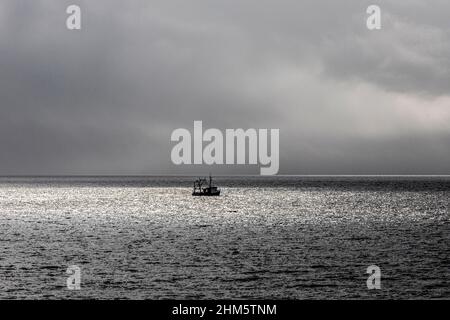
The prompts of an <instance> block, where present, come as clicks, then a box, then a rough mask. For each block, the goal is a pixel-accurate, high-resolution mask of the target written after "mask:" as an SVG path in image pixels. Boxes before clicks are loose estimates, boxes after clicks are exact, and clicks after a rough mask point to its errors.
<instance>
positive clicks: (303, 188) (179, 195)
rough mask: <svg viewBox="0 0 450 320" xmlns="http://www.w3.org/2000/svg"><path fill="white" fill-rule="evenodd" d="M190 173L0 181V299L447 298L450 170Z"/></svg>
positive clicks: (449, 286) (449, 287)
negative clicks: (373, 282)
mask: <svg viewBox="0 0 450 320" xmlns="http://www.w3.org/2000/svg"><path fill="white" fill-rule="evenodd" d="M193 181H194V178H193V177H53V178H51V177H19V178H17V177H16V178H15V177H4V178H0V298H1V299H33V298H37V299H44V298H45V299H55V298H74V299H80V298H81V299H85V298H96V299H113V298H114V299H204V298H205V299H225V298H226V299H228V298H230V299H244V298H245V299H265V298H270V299H271V298H273V299H320V298H325V299H371V298H377V299H378V298H380V299H410V298H418V299H428V298H438V299H443V298H446V299H449V298H450V249H449V248H450V177H447V176H442V177H438V176H433V177H423V176H421V177H393V176H386V177H325V176H319V177H311V176H306V177H304V176H296V177H270V178H267V177H218V178H217V179H216V183H217V184H218V185H219V186H220V187H221V188H222V195H221V196H220V197H192V196H191V191H192V190H191V187H192V184H193ZM70 265H78V266H79V267H80V268H81V271H82V275H81V290H79V291H71V290H68V289H67V288H66V279H67V276H68V275H67V274H66V269H67V267H68V266H70ZM370 265H377V266H379V267H380V268H381V272H382V278H381V290H368V289H367V286H366V280H367V277H368V276H369V275H368V274H366V269H367V267H368V266H370Z"/></svg>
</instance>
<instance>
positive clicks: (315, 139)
mask: <svg viewBox="0 0 450 320" xmlns="http://www.w3.org/2000/svg"><path fill="white" fill-rule="evenodd" d="M70 4H77V5H79V6H80V7H81V9H82V30H80V31H69V30H67V29H66V27H65V21H66V18H67V14H66V12H65V11H66V8H67V6H68V5H70ZM370 4H373V1H357V0H349V1H346V2H345V3H341V2H337V1H331V0H329V1H325V0H319V1H312V0H308V1H291V0H281V1H273V0H272V1H269V0H245V1H241V2H239V5H236V4H235V3H233V2H230V1H226V0H218V1H215V2H212V1H208V0H199V1H195V2H191V1H183V0H173V1H163V0H156V1H143V0H136V1H131V2H126V3H125V2H122V1H118V0H112V1H102V0H100V1H95V2H92V1H85V0H80V1H67V0H64V1H51V0H37V1H32V2H31V1H23V0H5V1H2V2H1V3H0V70H1V72H0V99H1V100H0V101H1V103H0V150H1V152H0V175H2V176H5V175H164V174H173V175H179V174H181V175H197V174H202V175H204V174H207V173H209V172H212V173H213V174H215V175H227V174H237V175H239V174H254V175H257V174H258V173H259V168H260V166H259V165H252V166H231V165H224V166H211V167H210V166H199V165H196V166H193V165H192V166H175V165H173V164H172V162H171V160H170V152H171V149H172V147H173V146H174V143H173V142H171V141H170V135H171V133H172V131H173V130H175V129H177V128H186V129H188V130H191V131H192V129H193V122H194V120H202V121H203V124H204V128H205V129H207V128H218V129H221V130H224V129H226V128H243V129H247V128H256V129H258V128H269V129H270V128H278V129H280V170H279V174H281V175H283V174H297V175H320V174H322V175H352V174H360V175H371V174H385V175H391V174H394V175H397V174H407V175H431V174H435V175H448V174H450V85H449V84H450V20H449V19H448V13H449V12H450V2H448V1H443V0H435V1H433V5H431V4H430V3H424V2H422V1H417V0H405V1H402V2H401V3H399V2H398V1H394V0H379V1H377V3H376V4H378V5H379V6H380V7H381V9H382V29H381V30H376V31H370V30H368V29H367V28H366V22H365V21H366V18H367V14H366V8H367V6H368V5H370Z"/></svg>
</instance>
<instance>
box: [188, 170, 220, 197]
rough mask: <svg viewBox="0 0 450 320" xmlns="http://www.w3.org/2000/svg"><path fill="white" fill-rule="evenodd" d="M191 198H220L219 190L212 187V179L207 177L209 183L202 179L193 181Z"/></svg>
mask: <svg viewBox="0 0 450 320" xmlns="http://www.w3.org/2000/svg"><path fill="white" fill-rule="evenodd" d="M192 195H193V196H220V189H219V188H218V187H216V186H214V185H213V183H212V177H211V175H209V183H208V181H207V180H206V179H204V178H198V179H197V180H196V181H194V191H193V192H192Z"/></svg>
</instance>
